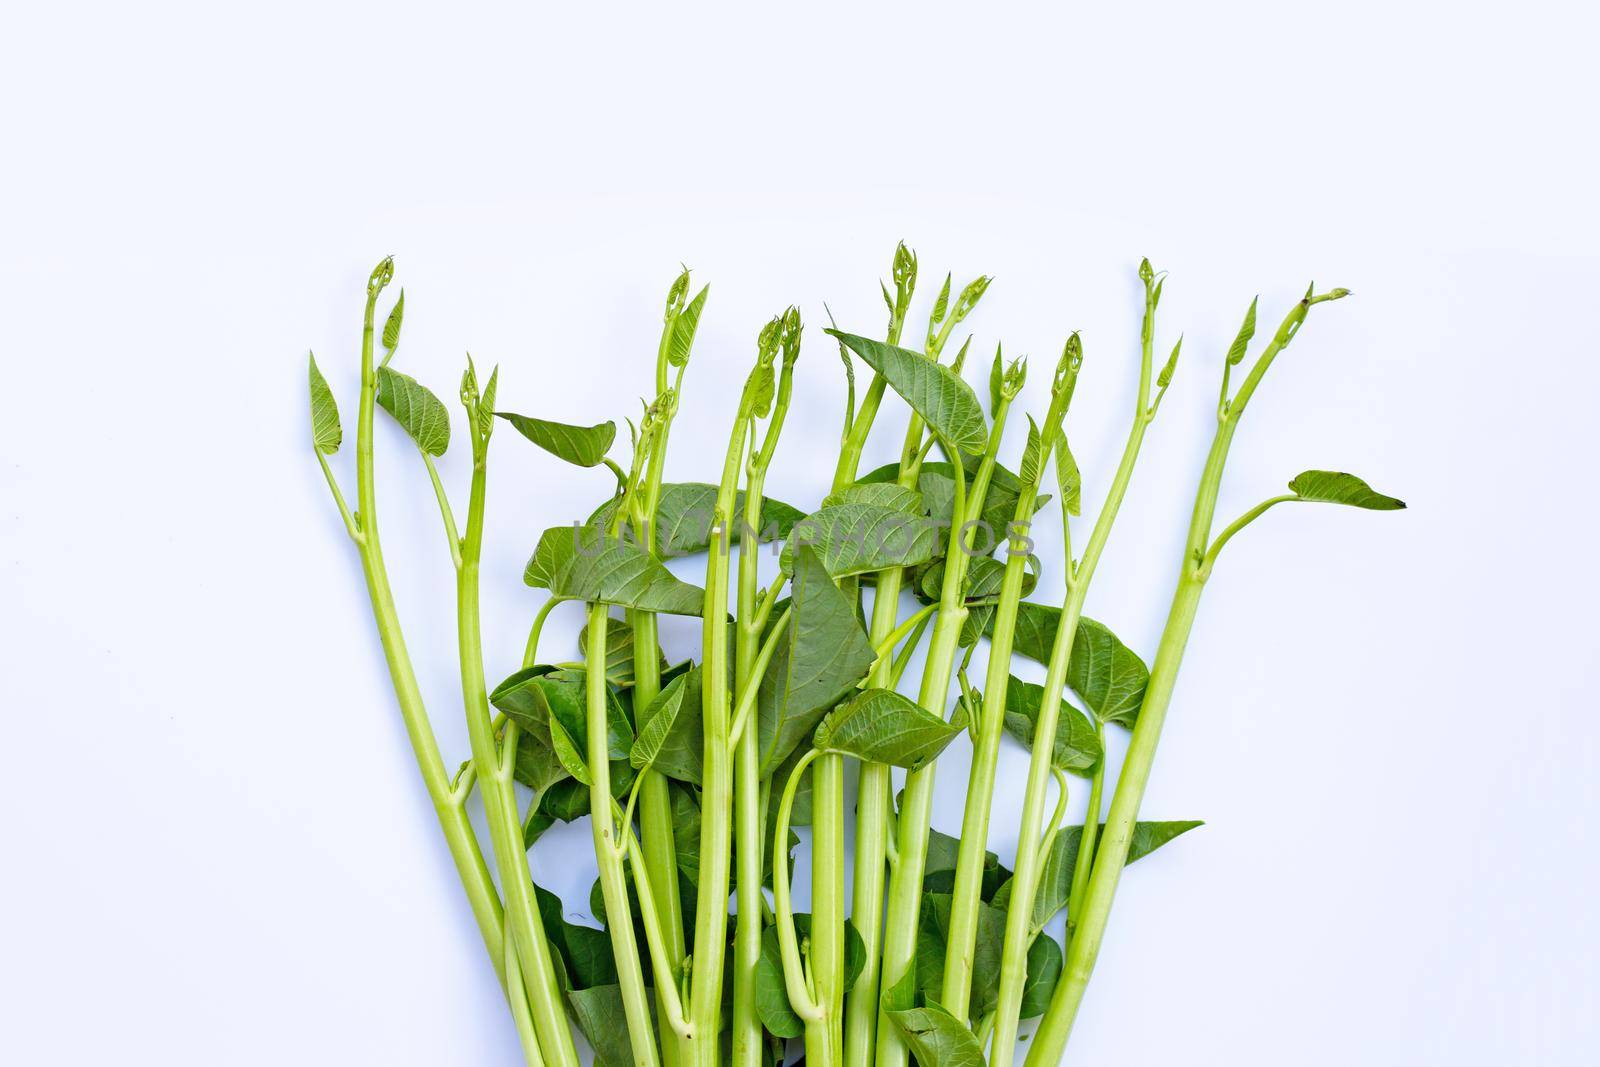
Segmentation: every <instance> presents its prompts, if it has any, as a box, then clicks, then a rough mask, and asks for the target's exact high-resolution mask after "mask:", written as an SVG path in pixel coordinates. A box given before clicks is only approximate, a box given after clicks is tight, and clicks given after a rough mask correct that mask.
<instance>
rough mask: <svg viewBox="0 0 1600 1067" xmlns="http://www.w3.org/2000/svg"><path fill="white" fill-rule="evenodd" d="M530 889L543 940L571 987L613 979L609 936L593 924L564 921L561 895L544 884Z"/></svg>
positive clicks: (584, 987) (613, 960) (603, 983)
mask: <svg viewBox="0 0 1600 1067" xmlns="http://www.w3.org/2000/svg"><path fill="white" fill-rule="evenodd" d="M533 892H534V899H535V900H536V901H537V902H538V907H539V918H540V920H541V921H542V922H543V924H544V930H545V939H546V940H547V941H549V942H550V946H551V948H553V949H555V951H556V952H557V953H558V954H559V955H560V957H561V962H562V963H564V964H565V965H566V970H567V979H568V981H569V983H570V985H571V987H572V988H573V989H591V988H593V987H595V986H603V985H611V984H612V983H614V982H616V980H617V964H616V958H615V957H614V956H613V955H612V951H611V938H610V937H609V936H607V934H606V932H605V931H604V930H598V929H596V928H594V927H593V926H579V925H577V924H575V923H569V922H567V919H566V916H565V914H564V913H563V911H562V906H561V898H560V897H558V896H556V895H555V894H554V893H552V892H550V891H549V890H548V889H546V888H545V887H544V886H542V885H535V886H534V887H533Z"/></svg>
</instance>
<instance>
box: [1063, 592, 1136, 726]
mask: <svg viewBox="0 0 1600 1067" xmlns="http://www.w3.org/2000/svg"><path fill="white" fill-rule="evenodd" d="M1149 681H1150V670H1149V668H1148V667H1146V666H1145V665H1144V660H1142V659H1140V658H1139V655H1138V653H1136V652H1134V651H1133V649H1131V648H1129V647H1128V646H1127V645H1125V644H1123V643H1122V641H1121V640H1120V639H1119V638H1118V637H1117V635H1116V634H1114V633H1112V632H1111V631H1110V630H1109V629H1107V628H1106V627H1105V626H1104V625H1103V624H1101V623H1098V622H1095V621H1094V620H1093V619H1090V618H1080V619H1079V620H1078V634H1077V636H1076V637H1075V638H1073V641H1072V659H1071V660H1070V661H1068V664H1067V684H1068V685H1069V686H1071V687H1072V691H1073V692H1074V693H1077V694H1078V695H1079V696H1080V697H1082V698H1083V702H1084V704H1085V705H1087V706H1088V709H1089V711H1090V712H1092V713H1093V714H1094V716H1095V717H1096V718H1098V719H1099V720H1101V721H1102V722H1115V723H1121V724H1122V725H1123V726H1126V727H1128V728H1129V729H1132V728H1133V723H1134V720H1135V719H1137V718H1138V717H1139V706H1140V705H1141V704H1143V703H1144V690H1145V686H1146V685H1147V684H1148V683H1149Z"/></svg>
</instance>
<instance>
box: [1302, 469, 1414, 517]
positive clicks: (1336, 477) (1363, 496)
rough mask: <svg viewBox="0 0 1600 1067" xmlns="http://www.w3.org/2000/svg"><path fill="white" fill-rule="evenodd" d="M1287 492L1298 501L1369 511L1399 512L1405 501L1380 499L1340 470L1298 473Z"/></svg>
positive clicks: (1392, 498) (1380, 494)
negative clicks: (1343, 505) (1319, 502)
mask: <svg viewBox="0 0 1600 1067" xmlns="http://www.w3.org/2000/svg"><path fill="white" fill-rule="evenodd" d="M1289 491H1290V492H1292V493H1293V494H1294V495H1295V496H1297V497H1299V498H1300V499H1301V500H1316V501H1321V502H1323V503H1327V504H1347V505H1349V506H1350V507H1353V508H1366V509H1367V510H1369V511H1399V510H1400V509H1401V508H1404V507H1405V506H1406V504H1405V501H1403V500H1397V499H1395V498H1394V497H1392V496H1384V495H1383V494H1382V493H1380V492H1378V491H1376V490H1375V489H1373V488H1372V486H1370V485H1368V484H1367V483H1366V482H1364V481H1362V480H1361V479H1360V478H1357V477H1356V476H1355V475H1354V474H1345V473H1343V472H1342V471H1302V472H1301V473H1299V474H1297V475H1295V477H1294V481H1292V482H1290V483H1289Z"/></svg>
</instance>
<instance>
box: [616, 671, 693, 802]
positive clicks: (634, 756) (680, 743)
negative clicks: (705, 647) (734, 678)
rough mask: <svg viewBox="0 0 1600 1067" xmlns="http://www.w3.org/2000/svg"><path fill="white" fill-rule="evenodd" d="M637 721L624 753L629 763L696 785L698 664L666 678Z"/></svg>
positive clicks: (640, 768)
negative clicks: (635, 732) (630, 744)
mask: <svg viewBox="0 0 1600 1067" xmlns="http://www.w3.org/2000/svg"><path fill="white" fill-rule="evenodd" d="M640 721H641V725H640V727H639V739H638V740H637V741H635V742H634V744H633V751H632V753H631V754H630V755H629V757H628V758H629V761H630V762H631V763H632V764H633V766H634V767H635V768H636V769H638V770H646V769H650V770H655V771H657V772H659V773H661V774H664V775H666V776H667V777H669V778H676V779H678V780H679V781H681V782H690V783H692V784H694V785H699V784H700V779H701V774H702V771H703V768H704V763H705V735H704V732H703V727H702V725H701V713H700V668H699V667H698V666H695V667H693V668H691V669H690V670H689V671H688V672H687V673H686V674H681V675H679V676H678V677H676V678H674V679H672V681H670V682H668V683H667V684H666V686H665V687H664V688H663V689H662V690H661V692H660V693H659V694H657V695H656V699H655V700H654V701H653V702H652V703H651V704H650V706H649V707H648V708H647V709H645V710H644V711H643V712H642V713H641V719H640Z"/></svg>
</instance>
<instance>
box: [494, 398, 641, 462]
mask: <svg viewBox="0 0 1600 1067" xmlns="http://www.w3.org/2000/svg"><path fill="white" fill-rule="evenodd" d="M495 414H496V415H498V416H499V417H500V418H502V419H505V420H506V421H507V422H509V423H510V424H511V425H513V426H515V427H516V428H517V432H518V433H520V434H522V436H524V437H526V438H527V439H528V440H530V441H532V442H533V443H534V444H536V445H538V446H539V447H540V448H542V449H544V450H545V451H546V452H548V453H550V454H551V455H552V456H555V457H557V458H559V459H564V460H566V461H567V462H568V463H572V464H575V465H576V466H579V467H597V466H599V465H600V463H601V462H602V461H604V460H605V458H606V453H607V452H609V451H610V450H611V443H612V442H613V441H615V440H616V439H617V424H616V423H614V422H602V423H599V424H598V425H595V426H572V425H569V424H568V423H565V422H551V421H549V420H548V419H536V418H533V417H532V416H529V415H517V414H514V413H512V412H510V411H497V412H495Z"/></svg>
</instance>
